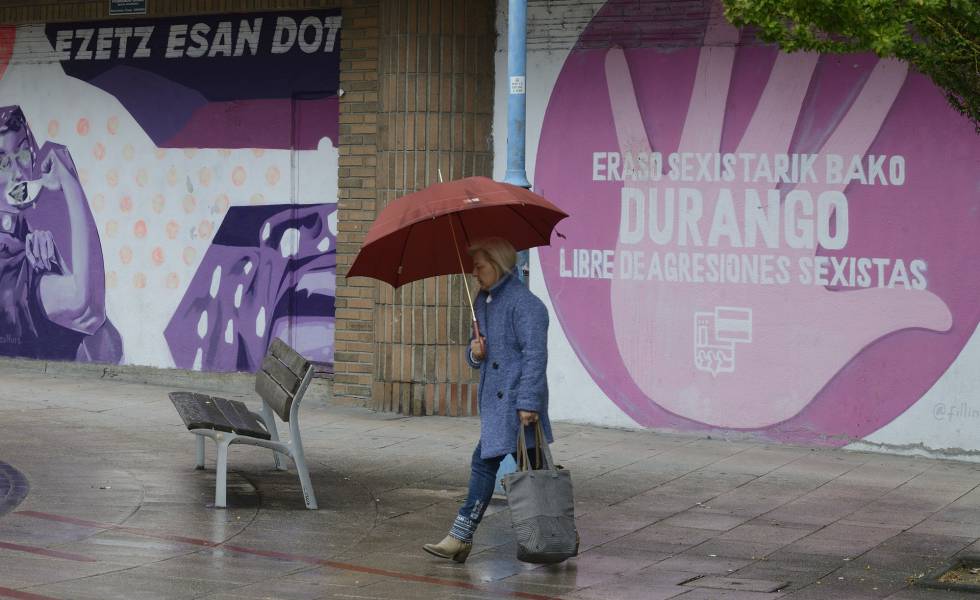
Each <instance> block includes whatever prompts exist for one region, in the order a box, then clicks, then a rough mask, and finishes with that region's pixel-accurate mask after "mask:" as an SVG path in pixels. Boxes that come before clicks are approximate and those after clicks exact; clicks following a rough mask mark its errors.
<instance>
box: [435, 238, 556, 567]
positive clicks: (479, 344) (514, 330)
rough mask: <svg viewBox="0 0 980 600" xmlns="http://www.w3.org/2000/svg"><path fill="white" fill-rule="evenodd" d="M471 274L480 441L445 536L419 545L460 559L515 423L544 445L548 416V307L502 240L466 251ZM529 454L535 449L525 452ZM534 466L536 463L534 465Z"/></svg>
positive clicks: (511, 447) (471, 351) (511, 449)
mask: <svg viewBox="0 0 980 600" xmlns="http://www.w3.org/2000/svg"><path fill="white" fill-rule="evenodd" d="M469 254H470V256H471V257H472V258H473V276H474V277H476V279H477V282H478V283H479V286H480V292H479V293H478V294H477V297H476V300H475V305H474V310H475V311H476V319H477V322H478V323H479V326H480V327H479V328H480V333H481V338H480V339H476V338H475V337H474V339H472V340H471V341H470V345H469V348H467V349H466V360H467V361H468V362H469V363H470V366H472V367H473V368H474V369H480V387H479V396H480V441H479V442H477V444H476V449H475V450H473V457H472V461H471V473H470V485H469V494H468V495H467V498H466V502H465V503H464V504H463V506H462V507H461V508H460V509H459V513H458V514H457V515H456V520H455V521H454V522H453V525H452V528H451V529H450V530H449V535H447V536H446V537H445V538H444V539H443V540H442V541H441V542H439V543H438V544H425V545H424V546H422V549H423V550H425V551H426V552H428V553H429V554H433V555H435V556H438V557H441V558H448V559H452V560H454V561H456V562H459V563H461V562H465V561H466V558H467V557H468V556H469V554H470V550H471V549H472V547H473V533H474V532H475V531H476V528H477V525H479V523H480V520H481V519H482V518H483V513H484V511H486V508H487V503H489V502H490V498H491V497H492V496H493V489H494V486H495V484H496V475H497V468H498V467H499V466H500V461H501V460H503V458H504V456H506V455H508V454H514V453H515V452H516V451H517V433H518V423H520V424H522V425H524V426H525V427H527V426H531V427H529V428H527V429H525V437H526V439H527V440H528V444H529V445H531V446H532V447H533V441H534V439H535V438H534V427H533V426H534V423H536V422H537V421H538V420H540V421H541V424H542V426H543V427H544V432H545V436H546V437H547V439H548V442H549V443H550V442H551V441H552V436H551V423H550V421H549V420H548V380H547V377H546V368H547V364H548V348H547V343H548V311H547V309H546V308H545V306H544V303H543V302H541V300H540V299H538V297H537V296H535V295H534V294H532V293H531V291H530V290H528V289H527V287H525V286H524V284H522V283H521V282H520V280H519V279H518V278H517V274H516V272H515V269H514V265H515V263H516V262H517V253H516V252H515V250H514V247H513V246H512V245H511V244H510V243H509V242H508V241H506V240H504V239H501V238H488V239H485V240H481V241H479V242H477V243H475V244H473V245H472V246H471V247H470V249H469ZM531 456H532V459H533V453H531ZM535 466H537V465H535Z"/></svg>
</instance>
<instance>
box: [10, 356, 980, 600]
mask: <svg viewBox="0 0 980 600" xmlns="http://www.w3.org/2000/svg"><path fill="white" fill-rule="evenodd" d="M0 381H2V382H3V386H2V387H0V418H2V420H3V429H2V431H3V434H2V435H0V461H4V462H6V463H9V465H11V466H12V468H13V469H16V471H19V472H21V473H23V474H24V475H25V476H26V479H27V481H28V482H29V484H30V492H29V494H28V495H27V496H26V498H24V499H23V501H22V502H20V504H19V505H17V506H16V507H13V510H12V511H11V512H9V513H7V514H6V515H3V511H4V506H5V505H4V504H3V502H6V503H7V505H10V504H12V500H11V499H12V498H13V497H14V496H12V495H11V494H10V493H7V495H6V496H4V493H5V492H4V489H8V490H12V489H14V487H13V486H8V487H7V488H4V483H3V481H5V479H4V478H5V477H6V478H7V479H6V480H10V479H11V476H10V473H13V472H14V471H13V469H10V470H9V471H8V470H6V469H5V468H4V464H3V463H0V515H3V516H2V517H0V598H14V599H28V600H45V599H51V598H59V599H67V598H71V599H79V600H84V599H90V598H91V599H96V598H98V599H100V600H103V599H109V598H120V599H126V600H136V599H142V598H167V599H171V598H172V599H182V598H208V599H211V600H231V599H232V598H236V599H258V598H274V599H277V600H299V599H311V598H348V599H353V598H359V599H373V598H394V599H414V598H427V599H430V598H524V599H528V600H547V599H554V598H566V599H579V600H593V599H596V600H598V599H603V600H604V599H644V600H656V599H660V598H681V599H683V600H699V599H711V600H717V599H720V600H725V599H735V600H741V599H750V600H751V599H769V598H788V599H793V600H804V599H810V598H820V599H836V598H841V599H843V598H893V599H896V600H897V599H909V598H926V599H929V598H944V599H945V598H950V599H952V598H972V597H974V596H972V595H968V594H962V593H955V592H943V591H930V590H926V589H923V588H921V587H918V586H914V585H912V586H910V582H913V581H915V580H917V579H919V577H920V576H921V575H922V574H925V573H928V572H929V571H930V570H931V569H933V568H935V567H936V566H938V565H940V564H942V563H943V562H944V561H945V560H946V559H947V558H949V557H951V556H953V555H955V554H957V553H961V552H965V551H972V550H980V546H978V545H976V541H977V538H978V537H980V490H978V489H977V486H978V484H980V466H977V465H973V464H967V463H959V462H952V461H937V460H929V459H915V458H903V457H895V456H886V455H876V454H867V453H855V452H846V451H841V450H828V449H812V448H802V447H789V446H776V445H768V444H761V443H750V442H729V441H725V440H719V439H706V438H704V437H697V436H686V435H669V434H657V433H651V432H630V431H619V430H610V429H601V428H594V427H584V426H578V425H569V424H561V423H559V424H557V425H556V436H557V438H558V441H557V443H556V444H555V446H554V452H555V454H556V456H557V457H558V459H559V462H561V463H562V464H564V465H565V467H567V468H568V469H570V470H571V472H572V476H573V479H574V482H575V492H576V502H577V507H576V510H577V517H578V519H577V521H578V526H579V530H580V533H581V535H582V553H581V555H580V556H579V557H578V558H576V559H572V560H569V561H567V562H566V563H564V564H562V565H559V566H554V567H541V566H535V565H527V564H523V563H520V562H518V561H517V560H516V559H515V557H514V556H515V550H514V545H513V541H512V536H511V532H510V528H509V514H508V512H507V510H506V507H505V505H504V504H503V503H502V502H499V501H497V502H495V503H494V505H493V506H492V507H491V508H490V511H488V516H487V518H486V519H485V521H484V524H483V525H482V526H481V528H480V530H479V531H478V532H477V538H476V546H475V548H474V552H473V554H472V555H471V557H470V559H469V561H468V562H467V563H466V564H465V565H456V564H454V563H450V562H445V561H440V560H438V559H435V558H433V557H430V556H429V555H427V554H425V553H423V552H422V551H421V550H420V549H419V546H420V545H421V544H422V543H424V542H430V541H437V540H439V539H441V537H442V536H443V535H445V532H446V530H447V529H448V527H449V525H450V522H451V520H452V518H453V516H454V514H455V511H456V508H457V507H458V503H459V501H460V499H461V497H462V496H463V495H464V494H465V486H466V481H467V477H468V464H467V462H468V458H469V455H470V452H471V450H472V446H473V445H474V444H475V442H476V439H477V435H478V423H477V421H476V420H474V419H452V418H441V417H424V418H404V417H400V416H397V415H390V414H377V413H373V412H370V411H368V410H365V409H359V408H350V407H340V406H331V405H329V404H328V403H325V402H324V401H323V399H322V398H309V399H308V401H307V403H306V404H305V406H304V409H303V415H302V417H303V433H304V444H305V446H306V453H307V459H308V460H309V461H310V463H311V474H312V478H313V482H314V485H315V487H316V490H317V496H318V500H319V503H320V507H321V508H320V510H318V511H308V510H306V509H305V508H304V507H303V500H302V495H301V493H300V489H299V483H298V481H297V478H296V476H295V472H294V471H293V470H290V471H289V472H276V471H274V470H273V469H272V458H271V454H270V453H269V452H268V451H265V450H261V449H258V448H250V447H241V446H237V447H233V448H232V450H231V452H230V466H231V469H232V471H231V472H230V473H229V503H230V505H231V506H232V507H233V508H229V509H227V510H216V509H213V508H208V507H207V505H208V503H209V502H211V500H212V497H213V490H214V488H213V486H214V472H213V470H211V469H210V468H209V469H208V470H207V471H203V472H202V471H195V470H194V444H193V436H191V435H190V434H189V433H187V431H186V430H185V429H184V427H183V425H182V424H181V421H180V418H179V417H178V416H177V414H176V412H175V411H174V409H173V407H172V406H171V404H170V402H169V400H168V399H167V391H169V390H168V389H167V388H161V387H154V386H147V385H136V384H128V383H118V382H112V381H102V380H98V379H84V378H70V377H54V376H48V375H41V374H39V373H37V372H27V371H17V370H13V369H6V370H0ZM213 456H214V452H213V446H209V447H208V458H209V467H210V465H213V462H211V459H213ZM4 498H7V500H4Z"/></svg>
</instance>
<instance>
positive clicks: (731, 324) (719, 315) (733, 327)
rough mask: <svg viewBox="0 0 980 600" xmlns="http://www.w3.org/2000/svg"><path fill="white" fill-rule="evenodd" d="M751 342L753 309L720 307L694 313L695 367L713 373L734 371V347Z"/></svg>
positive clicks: (716, 374)
mask: <svg viewBox="0 0 980 600" xmlns="http://www.w3.org/2000/svg"><path fill="white" fill-rule="evenodd" d="M751 341H752V309H751V308H734V307H730V306H719V307H717V308H715V309H714V310H713V311H711V312H696V313H694V368H696V369H697V370H699V371H705V372H706V373H711V374H712V375H714V376H716V377H717V376H718V373H734V372H735V344H747V343H750V342H751Z"/></svg>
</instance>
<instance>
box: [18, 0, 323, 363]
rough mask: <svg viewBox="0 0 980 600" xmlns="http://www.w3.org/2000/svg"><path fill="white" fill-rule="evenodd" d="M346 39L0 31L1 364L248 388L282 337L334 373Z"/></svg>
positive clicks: (158, 28)
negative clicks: (203, 379) (96, 364)
mask: <svg viewBox="0 0 980 600" xmlns="http://www.w3.org/2000/svg"><path fill="white" fill-rule="evenodd" d="M340 25H341V17H340V13H339V11H335V10H334V11H322V10H320V11H305V12H289V13H286V14H278V13H249V14H240V15H214V16H206V17H189V18H177V19H154V20H139V21H133V20H121V21H106V22H101V23H91V22H86V23H59V24H52V25H47V26H31V27H23V28H18V29H14V28H9V27H8V28H2V29H0V75H2V78H0V105H3V104H6V105H8V106H7V107H5V108H0V193H2V195H3V199H2V201H0V280H2V281H0V355H8V356H27V357H34V358H55V359H63V360H95V361H100V362H104V361H109V362H120V361H121V362H125V363H134V364H144V365H151V366H159V367H172V366H180V367H185V368H196V369H204V370H253V369H254V368H256V367H257V363H256V360H255V357H256V356H257V357H261V356H262V355H263V354H264V352H265V349H266V347H267V345H268V343H269V341H270V340H271V339H272V337H273V336H278V337H282V338H283V339H285V340H286V341H287V342H289V343H291V344H292V345H294V346H295V347H296V348H297V349H299V350H300V351H302V352H304V353H305V354H306V355H307V356H308V357H309V358H311V359H313V360H318V361H321V362H332V358H333V314H334V313H333V294H334V289H335V288H334V286H333V277H334V270H333V269H334V259H333V250H334V248H333V246H334V240H335V235H336V219H335V206H336V204H335V203H336V195H337V183H336V179H337V152H336V148H335V145H334V143H333V140H335V139H336V137H337V129H338V123H337V122H338V116H337V109H338V104H337V90H338V81H339V52H338V51H339V35H340ZM45 40H46V41H45ZM52 57H53V58H52ZM44 134H46V135H44ZM35 139H48V140H50V141H48V142H45V143H44V144H43V145H42V146H41V147H40V148H39V147H38V144H37V142H36V141H35ZM69 149H70V150H71V152H70V153H69ZM263 226H268V227H271V228H272V230H273V232H274V233H275V235H276V236H278V237H276V238H275V239H272V237H270V236H266V237H262V235H263ZM247 227H251V228H252V230H248V231H246V229H243V228H247ZM249 235H250V236H251V237H250V238H249V241H248V243H245V242H243V241H242V240H243V238H244V237H248V236H249ZM286 250H289V251H288V252H287V251H286ZM248 261H254V262H253V263H252V265H253V266H252V268H251V269H250V272H249V270H247V269H246V268H245V266H244V265H245V264H246V263H247V262H248ZM236 269H237V271H236ZM216 270H217V271H219V272H222V271H223V273H224V278H223V279H222V280H221V282H220V283H222V284H223V287H221V286H219V287H221V293H220V294H218V293H217V291H215V292H214V293H212V290H216V289H217V288H214V287H213V286H212V285H211V279H212V276H213V274H214V272H215V271H216ZM236 272H237V274H238V275H239V276H241V278H242V279H241V281H240V282H239V283H241V284H242V285H241V290H240V291H239V293H238V294H237V296H236V295H235V294H234V289H235V286H233V285H232V283H231V281H230V277H232V276H233V274H235V273H236ZM226 279H227V281H226ZM226 288H227V289H230V290H231V292H230V293H228V294H226V293H225V289H226ZM208 300H210V301H213V302H212V303H213V304H218V305H220V306H214V305H209V304H208V303H207V301H208ZM239 309H241V310H242V311H245V312H248V315H245V314H239V312H238V311H239ZM249 311H250V312H249ZM263 312H264V313H265V314H267V315H268V316H267V324H266V326H264V327H261V328H259V327H257V323H256V316H257V315H258V314H261V313H263ZM246 317H247V318H251V320H252V326H251V328H249V329H248V331H250V333H247V332H246V330H245V328H243V329H242V332H240V333H239V332H238V330H237V329H236V333H235V334H234V335H233V336H232V340H233V341H232V342H226V341H225V339H226V338H227V337H228V334H227V327H226V324H227V323H228V322H229V319H232V318H234V319H242V318H246ZM218 319H221V320H222V321H221V323H219V322H218ZM188 323H191V324H190V325H188ZM229 343H230V344H231V346H230V349H229V346H228V344H229Z"/></svg>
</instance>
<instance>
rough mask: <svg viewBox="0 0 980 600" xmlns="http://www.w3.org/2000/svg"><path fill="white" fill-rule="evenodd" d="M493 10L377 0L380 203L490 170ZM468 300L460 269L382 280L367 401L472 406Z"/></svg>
mask: <svg viewBox="0 0 980 600" xmlns="http://www.w3.org/2000/svg"><path fill="white" fill-rule="evenodd" d="M494 18H495V15H494V2H493V1H492V0H465V1H454V0H381V11H380V23H379V25H380V32H379V64H378V70H379V74H380V92H381V97H380V106H379V111H378V173H377V175H378V178H377V183H378V192H377V200H378V207H379V209H380V208H381V207H383V206H386V205H387V203H388V202H390V201H391V200H392V199H394V198H396V197H398V196H401V195H404V194H407V193H410V192H413V191H416V190H418V189H421V188H424V187H426V186H427V185H429V184H432V183H435V182H437V181H438V175H437V169H441V170H442V174H443V176H444V177H445V178H446V179H447V180H449V179H456V178H459V177H467V176H470V175H486V176H490V175H491V174H492V166H493V165H492V163H493V156H492V140H491V138H490V131H491V124H492V112H493V86H494V81H493V65H494V62H493V61H494V47H495V43H496V32H495V21H494ZM446 235H447V236H448V235H450V232H449V231H448V230H447V231H446ZM466 306H467V303H466V298H465V291H464V287H463V281H462V279H461V276H449V277H440V278H437V279H428V280H425V281H421V282H416V283H413V284H408V285H405V286H402V287H401V288H399V289H397V290H393V289H392V288H391V287H389V286H388V285H386V284H381V285H380V288H379V295H378V303H377V307H376V309H375V322H374V324H375V329H374V334H375V340H376V342H375V343H376V345H377V346H376V350H375V355H374V359H375V364H374V377H375V381H374V385H373V390H372V406H374V407H375V408H376V409H378V410H385V411H394V412H400V413H403V414H412V415H423V414H442V415H470V414H476V412H477V405H476V388H477V379H476V373H475V372H474V371H473V370H472V369H470V368H469V366H468V365H466V363H465V361H464V360H463V350H462V349H463V346H464V344H465V343H466V341H467V340H468V338H469V322H470V318H469V313H468V310H469V309H468V308H465V307H466Z"/></svg>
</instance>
